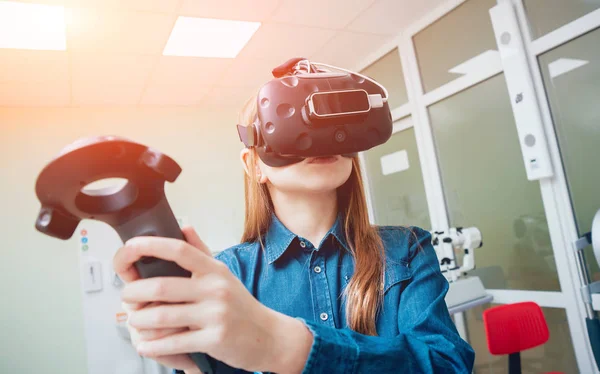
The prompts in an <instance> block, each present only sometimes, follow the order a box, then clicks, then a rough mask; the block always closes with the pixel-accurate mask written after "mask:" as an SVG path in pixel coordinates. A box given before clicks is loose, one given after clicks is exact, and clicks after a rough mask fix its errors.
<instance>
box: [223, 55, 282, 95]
mask: <svg viewBox="0 0 600 374" xmlns="http://www.w3.org/2000/svg"><path fill="white" fill-rule="evenodd" d="M284 62H285V60H281V59H277V60H276V61H274V60H272V59H271V60H263V59H250V58H240V57H238V58H237V59H236V60H235V61H234V62H233V64H232V65H231V66H230V67H229V68H228V69H227V70H226V71H225V73H224V74H223V75H222V77H221V79H219V82H218V85H219V86H224V87H248V88H254V89H255V90H258V89H259V88H260V87H261V86H262V85H263V84H265V83H267V82H268V81H269V80H271V79H273V75H272V74H271V71H272V70H273V68H274V67H276V66H278V65H280V64H282V63H284Z"/></svg>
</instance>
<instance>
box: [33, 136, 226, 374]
mask: <svg viewBox="0 0 600 374" xmlns="http://www.w3.org/2000/svg"><path fill="white" fill-rule="evenodd" d="M180 173H181V168H180V167H179V165H178V164H177V163H176V162H175V161H174V160H173V159H171V158H170V157H168V156H166V155H164V154H162V153H160V152H158V151H156V150H154V149H151V148H148V147H146V146H143V145H141V144H138V143H134V142H131V141H129V140H127V139H124V138H119V137H114V136H106V137H94V138H86V139H82V140H79V141H77V142H75V143H73V144H71V145H69V146H67V147H66V148H64V149H63V150H62V152H61V153H60V154H59V155H58V156H57V157H56V158H55V159H53V160H52V161H51V162H50V163H49V164H48V165H47V166H46V167H45V168H44V169H43V170H42V171H41V172H40V174H39V176H38V179H37V181H36V194H37V197H38V199H39V200H40V203H41V205H42V207H41V209H40V212H39V214H38V217H37V220H36V224H35V227H36V229H37V230H38V231H40V232H42V233H44V234H46V235H49V236H52V237H55V238H59V239H62V240H66V239H69V238H71V236H72V235H73V233H74V232H75V229H76V228H77V226H78V225H79V222H80V221H81V220H82V219H93V220H98V221H102V222H105V223H107V224H109V225H110V226H111V227H112V228H113V229H114V230H115V231H116V232H117V233H118V235H119V237H120V238H121V240H122V241H123V242H126V241H127V240H129V239H131V238H133V237H136V236H160V237H167V238H174V239H181V240H185V238H184V235H183V233H182V232H181V229H180V228H179V225H178V223H177V219H176V218H175V215H174V214H173V211H172V210H171V207H170V206H169V203H168V201H167V198H166V196H165V191H164V185H165V181H169V182H174V181H175V179H177V177H178V176H179V174H180ZM106 178H125V179H127V181H128V182H127V184H126V185H125V186H123V187H122V188H120V189H118V190H115V189H114V188H104V189H99V190H91V191H90V190H86V189H85V188H84V187H85V186H86V185H88V184H90V183H92V182H95V181H98V180H101V179H106ZM135 266H136V269H137V270H138V272H139V274H140V277H142V278H150V277H159V276H179V277H190V276H191V273H190V272H189V271H187V270H185V269H183V268H181V267H180V266H179V265H177V264H176V263H175V262H172V261H166V260H162V259H158V258H153V257H146V258H142V259H140V260H139V261H137V262H136V264H135ZM190 358H191V359H192V360H193V361H194V363H195V364H196V365H197V366H198V368H199V369H200V370H202V372H203V373H204V374H214V373H216V372H217V367H218V368H219V373H227V372H232V371H233V370H234V369H232V368H230V367H228V366H227V365H225V364H223V363H221V362H218V361H216V360H215V359H213V358H211V357H210V356H208V355H206V354H204V353H192V354H190Z"/></svg>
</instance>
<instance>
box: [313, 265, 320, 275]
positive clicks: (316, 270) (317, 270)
mask: <svg viewBox="0 0 600 374" xmlns="http://www.w3.org/2000/svg"><path fill="white" fill-rule="evenodd" d="M314 271H315V273H317V274H318V273H320V272H321V267H320V266H315V268H314Z"/></svg>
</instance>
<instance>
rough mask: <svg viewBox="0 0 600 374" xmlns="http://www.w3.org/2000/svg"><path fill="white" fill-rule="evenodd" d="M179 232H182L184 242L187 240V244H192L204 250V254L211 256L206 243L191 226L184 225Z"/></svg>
mask: <svg viewBox="0 0 600 374" xmlns="http://www.w3.org/2000/svg"><path fill="white" fill-rule="evenodd" d="M181 232H183V236H184V237H185V241H186V242H188V243H189V244H191V245H193V246H194V247H196V248H198V249H199V250H201V251H202V252H204V254H205V255H207V256H211V257H212V253H211V252H210V249H208V247H207V246H206V244H204V242H203V241H202V239H200V237H199V236H198V234H197V233H196V230H194V228H193V227H191V226H184V227H183V228H182V229H181Z"/></svg>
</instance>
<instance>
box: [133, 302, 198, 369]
mask: <svg viewBox="0 0 600 374" xmlns="http://www.w3.org/2000/svg"><path fill="white" fill-rule="evenodd" d="M122 305H123V309H124V310H125V312H126V313H127V316H128V317H129V316H131V313H132V312H133V311H136V310H140V309H142V308H145V307H152V306H156V305H160V303H150V304H148V305H145V304H138V303H132V304H130V303H125V302H123V304H122ZM127 329H128V330H129V336H130V338H131V344H132V345H133V346H134V347H135V348H136V350H137V347H138V345H139V344H140V343H141V342H144V341H150V340H155V339H159V338H162V337H165V336H169V335H172V334H177V333H180V332H183V331H187V330H188V329H187V328H185V329H184V328H181V329H145V330H138V329H136V328H135V327H133V326H131V325H130V324H129V321H128V322H127ZM153 359H154V360H155V361H157V362H158V363H160V364H161V365H164V366H166V367H169V368H178V369H180V370H185V371H186V373H188V370H190V373H191V372H192V371H191V370H194V369H195V368H196V365H195V364H194V362H193V361H192V360H191V359H190V358H189V357H188V355H183V354H178V355H169V356H162V357H154V358H153Z"/></svg>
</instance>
